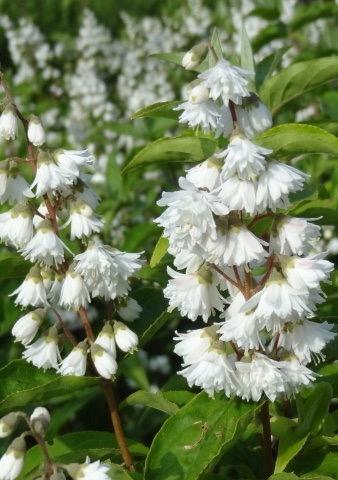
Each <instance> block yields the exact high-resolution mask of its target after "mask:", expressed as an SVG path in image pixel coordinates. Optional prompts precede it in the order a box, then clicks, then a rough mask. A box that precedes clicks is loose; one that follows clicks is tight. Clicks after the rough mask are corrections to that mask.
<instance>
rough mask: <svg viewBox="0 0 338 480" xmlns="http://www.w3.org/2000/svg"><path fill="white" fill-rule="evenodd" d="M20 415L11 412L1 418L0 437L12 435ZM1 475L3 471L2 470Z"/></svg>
mask: <svg viewBox="0 0 338 480" xmlns="http://www.w3.org/2000/svg"><path fill="white" fill-rule="evenodd" d="M18 420H19V415H18V414H17V413H16V412H11V413H8V414H7V415H5V416H4V417H2V418H0V438H6V437H9V435H11V434H12V433H13V431H14V429H15V427H16V425H17V423H18ZM0 475H1V472H0Z"/></svg>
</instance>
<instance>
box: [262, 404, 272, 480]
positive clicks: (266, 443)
mask: <svg viewBox="0 0 338 480" xmlns="http://www.w3.org/2000/svg"><path fill="white" fill-rule="evenodd" d="M260 417H261V422H262V447H263V453H264V467H265V468H264V470H265V472H264V473H265V477H264V478H265V479H267V478H269V477H270V475H272V474H273V472H274V469H275V465H274V464H275V462H274V458H273V453H272V442H271V425H270V413H269V402H268V401H265V402H264V403H263V405H262V406H261V411H260Z"/></svg>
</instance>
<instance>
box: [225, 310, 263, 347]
mask: <svg viewBox="0 0 338 480" xmlns="http://www.w3.org/2000/svg"><path fill="white" fill-rule="evenodd" d="M225 316H226V320H225V322H224V323H223V324H221V328H220V329H219V330H218V333H219V334H220V335H221V336H220V340H221V341H222V342H231V341H234V342H235V343H236V345H237V346H238V347H239V348H242V349H243V350H246V351H247V350H249V349H256V350H258V349H259V348H260V347H263V344H262V340H261V338H260V336H259V327H258V322H257V321H256V319H255V316H254V314H253V313H252V312H250V311H249V312H240V311H238V312H236V313H234V314H233V315H227V312H225Z"/></svg>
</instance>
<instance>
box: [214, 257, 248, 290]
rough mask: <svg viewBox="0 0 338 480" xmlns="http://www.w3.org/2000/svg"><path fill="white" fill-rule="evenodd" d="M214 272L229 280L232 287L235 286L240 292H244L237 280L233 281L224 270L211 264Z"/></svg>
mask: <svg viewBox="0 0 338 480" xmlns="http://www.w3.org/2000/svg"><path fill="white" fill-rule="evenodd" d="M209 265H210V266H211V267H212V268H213V269H214V270H216V272H217V273H219V274H220V275H222V277H223V278H224V279H225V280H227V281H228V282H229V283H231V284H232V285H234V286H235V287H237V288H238V289H239V290H241V291H242V289H241V286H240V285H238V283H237V282H235V280H233V279H232V278H231V277H229V276H228V275H227V274H226V273H225V272H223V270H221V269H220V268H219V267H218V266H217V265H215V264H214V263H210V264H209Z"/></svg>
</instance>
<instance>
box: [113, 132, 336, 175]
mask: <svg viewBox="0 0 338 480" xmlns="http://www.w3.org/2000/svg"><path fill="white" fill-rule="evenodd" d="M337 142H338V139H337ZM215 149H216V142H215V141H213V140H211V139H209V138H204V137H188V136H187V137H173V138H160V139H159V140H156V141H155V142H153V143H151V144H150V145H147V146H146V147H144V148H142V150H140V151H139V152H138V153H137V154H136V155H135V156H134V157H133V158H132V159H131V161H130V162H129V163H128V164H127V165H126V167H125V168H124V169H123V172H122V173H123V174H125V173H127V172H128V173H129V172H131V171H133V170H135V169H137V168H140V167H144V166H146V165H150V164H153V163H159V164H163V165H167V164H168V163H182V162H186V163H189V162H201V161H202V160H205V159H206V158H208V157H210V156H211V155H212V154H213V153H214V151H215Z"/></svg>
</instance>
